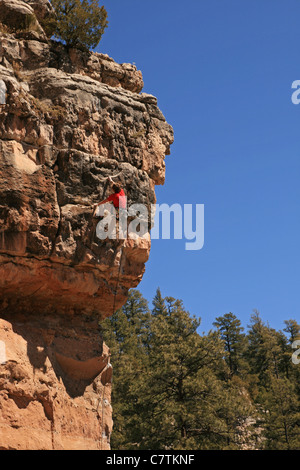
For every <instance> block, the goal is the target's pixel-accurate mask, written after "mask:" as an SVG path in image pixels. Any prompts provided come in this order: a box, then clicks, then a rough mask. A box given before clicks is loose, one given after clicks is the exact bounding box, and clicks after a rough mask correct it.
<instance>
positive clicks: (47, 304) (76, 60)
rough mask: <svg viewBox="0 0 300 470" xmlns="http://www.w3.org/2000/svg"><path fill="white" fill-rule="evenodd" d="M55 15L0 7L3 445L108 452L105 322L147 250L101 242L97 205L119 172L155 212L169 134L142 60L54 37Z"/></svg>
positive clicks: (134, 280) (33, 4)
mask: <svg viewBox="0 0 300 470" xmlns="http://www.w3.org/2000/svg"><path fill="white" fill-rule="evenodd" d="M49 14H51V6H50V4H49V2H48V1H47V0H35V1H28V2H22V1H19V0H0V21H1V22H2V27H1V25H0V31H2V32H0V83H1V81H2V83H4V84H5V104H4V105H0V223H1V225H0V317H1V319H2V320H1V321H0V346H1V347H2V348H5V355H6V356H5V361H2V362H4V363H3V364H2V365H0V394H1V402H0V430H1V434H0V448H3V449H4V448H5V449H6V448H16V449H21V448H26V449H29V448H34V449H39V448H43V449H46V448H47V449H54V448H55V449H56V448H61V449H68V448H76V447H77V448H84V449H91V448H95V449H101V448H106V449H107V448H109V436H110V433H111V428H112V419H111V406H110V387H111V385H110V380H111V365H110V362H109V351H108V349H107V347H106V346H105V345H104V344H103V341H102V338H101V329H100V327H99V321H100V320H101V319H104V318H105V317H107V316H110V315H112V313H113V311H114V310H116V309H117V308H119V307H120V306H122V305H123V304H124V302H125V301H126V298H127V293H128V290H129V289H130V288H132V287H136V286H137V285H138V283H139V282H140V281H141V279H142V276H143V273H144V269H145V263H146V262H147V260H148V257H149V253H150V245H151V242H150V235H149V231H148V232H147V233H145V234H143V236H135V237H128V238H127V239H125V240H120V239H118V238H116V239H106V240H100V239H99V238H98V237H97V236H96V225H97V222H98V220H97V219H95V218H93V206H94V204H95V203H97V202H99V201H100V200H102V199H103V198H105V197H107V196H108V195H109V187H108V184H107V177H108V176H114V175H118V177H117V181H118V182H119V183H120V184H121V185H122V186H123V188H124V190H125V192H126V195H127V198H128V205H129V206H130V205H131V204H133V203H142V204H144V205H146V206H147V207H149V208H150V206H151V204H153V203H155V200H156V199H155V185H158V184H163V183H164V178H165V155H167V154H169V151H170V145H171V144H172V142H173V131H172V128H171V126H170V125H169V124H167V123H166V121H165V118H164V116H163V115H162V113H161V111H160V110H159V108H158V106H157V100H156V98H155V97H154V96H152V95H149V94H146V93H142V88H143V78H142V74H141V72H140V71H138V70H137V69H136V67H135V66H134V65H131V64H117V63H116V62H114V61H113V60H112V59H111V58H110V57H108V56H107V55H105V54H99V53H87V52H83V51H80V50H75V49H69V50H68V49H67V48H65V47H64V46H63V45H62V44H60V43H58V42H55V41H50V40H49V39H47V37H46V34H45V32H44V30H43V28H42V26H41V24H40V21H42V19H43V18H44V17H45V16H47V15H49ZM22 15H23V16H22ZM28 15H30V17H31V18H32V19H31V20H30V22H29V23H28ZM17 17H18V18H19V20H18V25H20V24H24V25H28V24H29V25H31V26H32V25H34V27H28V26H26V28H25V26H24V28H23V29H22V28H21V29H20V28H19V27H17V25H16V23H15V21H16V18H17ZM150 228H151V227H150V224H149V230H150ZM0 357H1V354H0ZM100 397H102V398H101V399H100V401H99V398H100Z"/></svg>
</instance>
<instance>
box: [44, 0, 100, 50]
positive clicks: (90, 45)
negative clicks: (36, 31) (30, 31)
mask: <svg viewBox="0 0 300 470" xmlns="http://www.w3.org/2000/svg"><path fill="white" fill-rule="evenodd" d="M51 3H52V6H53V8H54V10H55V15H56V17H55V20H54V21H53V20H51V25H48V27H49V29H50V30H51V34H53V35H54V36H55V37H56V38H57V39H60V40H62V41H64V42H65V43H66V45H67V47H77V48H83V49H94V48H95V47H96V46H97V45H98V44H99V42H100V40H101V37H102V35H103V33H104V31H105V28H106V27H107V25H108V22H107V12H106V10H105V8H104V6H101V7H100V6H99V2H98V0H51ZM46 27H47V25H46Z"/></svg>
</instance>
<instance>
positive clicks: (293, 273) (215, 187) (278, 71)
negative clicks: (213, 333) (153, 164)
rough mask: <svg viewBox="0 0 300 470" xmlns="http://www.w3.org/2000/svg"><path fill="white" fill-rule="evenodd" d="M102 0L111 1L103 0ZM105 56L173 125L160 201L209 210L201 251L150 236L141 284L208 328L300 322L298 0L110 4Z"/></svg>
mask: <svg viewBox="0 0 300 470" xmlns="http://www.w3.org/2000/svg"><path fill="white" fill-rule="evenodd" d="M103 2H104V0H103ZM104 5H105V7H106V9H107V11H108V15H109V27H108V29H107V30H106V32H105V34H104V36H103V39H102V41H101V43H100V45H99V46H98V48H97V51H99V52H103V53H106V54H108V55H109V56H111V57H112V58H114V60H116V61H117V62H120V63H123V62H130V63H135V64H136V66H137V68H138V69H139V70H141V71H142V73H143V77H144V82H145V86H144V90H143V91H144V92H147V93H151V94H153V95H155V96H156V97H157V98H158V105H159V107H160V109H161V110H162V112H163V114H164V115H165V117H166V119H167V121H168V122H169V123H170V124H171V125H172V126H173V128H174V134H175V142H174V144H173V146H172V148H171V155H170V156H168V157H166V168H167V170H166V183H165V185H164V186H160V187H156V194H157V202H158V203H159V204H161V203H164V202H165V203H168V204H173V203H180V204H204V206H205V244H204V247H203V248H202V250H200V251H186V250H185V241H184V240H183V241H181V240H153V242H152V250H151V255H150V260H149V262H148V263H147V265H146V273H145V275H144V278H143V281H142V282H141V284H140V285H139V287H138V289H139V290H140V291H141V292H142V294H143V295H144V297H146V298H147V299H148V300H149V301H150V302H151V301H152V298H153V296H154V295H155V291H156V288H157V287H158V286H159V287H160V288H161V291H162V294H163V295H164V296H173V297H176V298H180V299H182V300H183V303H184V305H185V307H186V309H187V310H188V311H189V312H190V313H191V314H193V315H196V316H199V317H201V319H202V324H201V329H202V330H203V331H208V330H209V329H210V328H211V327H212V322H213V321H214V320H215V318H216V317H217V316H220V315H223V314H225V313H227V312H229V311H231V312H233V313H234V314H235V315H236V316H237V317H238V318H239V319H240V320H241V322H242V324H243V326H244V327H245V328H246V327H247V325H248V324H249V321H250V316H251V313H252V311H253V309H257V310H259V312H260V314H261V317H262V319H263V320H264V321H265V322H268V323H269V324H270V326H271V327H273V328H276V329H282V328H284V323H283V322H284V320H288V319H291V318H294V319H296V320H297V321H298V322H299V321H300V314H299V303H300V296H299V282H300V263H299V261H300V256H299V255H300V250H299V242H300V237H299V232H300V218H299V203H300V185H299V176H300V126H299V124H300V105H298V106H296V105H294V104H293V103H292V101H291V96H292V93H293V90H292V88H291V86H292V82H293V81H294V80H300V53H299V38H300V28H299V16H300V3H299V1H298V0H289V1H288V2H284V1H282V0H272V1H271V0H243V1H240V0H209V1H208V0H186V1H185V2H181V1H179V0H151V1H149V0H143V1H141V0H126V1H124V0H107V1H106V2H104Z"/></svg>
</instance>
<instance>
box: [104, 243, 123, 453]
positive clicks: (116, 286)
mask: <svg viewBox="0 0 300 470" xmlns="http://www.w3.org/2000/svg"><path fill="white" fill-rule="evenodd" d="M124 246H125V240H124V242H123V246H122V247H121V256H120V263H119V269H118V276H117V281H116V285H115V289H114V301H113V310H112V315H113V314H114V313H115V309H116V298H117V293H118V288H119V284H120V275H121V268H122V260H123V248H124ZM112 336H113V331H112V330H111V335H110V342H112ZM109 357H110V355H109V356H108V363H107V366H108V365H110V360H109ZM107 366H106V367H105V368H104V371H103V372H105V371H106V368H107ZM103 372H102V374H103ZM105 390H106V381H105V382H104V384H103V391H102V399H101V398H100V400H101V405H102V416H101V429H100V432H101V439H100V450H103V437H104V397H105ZM100 400H99V402H100ZM98 408H99V404H98Z"/></svg>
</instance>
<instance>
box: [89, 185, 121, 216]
mask: <svg viewBox="0 0 300 470" xmlns="http://www.w3.org/2000/svg"><path fill="white" fill-rule="evenodd" d="M108 179H109V182H110V183H111V184H112V189H113V191H114V192H113V193H112V194H111V195H110V196H108V197H107V198H106V199H104V200H103V201H101V202H98V204H96V205H95V206H94V216H95V214H96V211H97V208H98V207H99V206H101V205H102V204H106V203H107V202H112V203H113V205H114V207H115V208H116V209H123V210H124V209H126V205H127V199H126V195H125V192H124V190H123V189H122V188H121V186H120V185H119V184H117V183H114V181H113V180H112V178H111V177H109V178H108Z"/></svg>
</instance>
